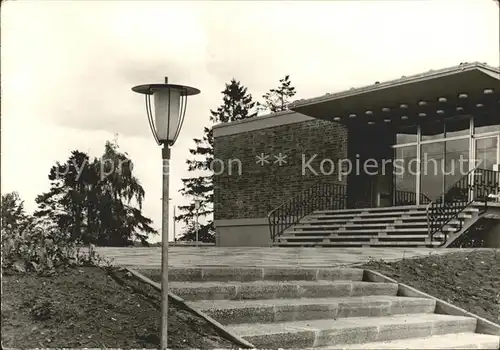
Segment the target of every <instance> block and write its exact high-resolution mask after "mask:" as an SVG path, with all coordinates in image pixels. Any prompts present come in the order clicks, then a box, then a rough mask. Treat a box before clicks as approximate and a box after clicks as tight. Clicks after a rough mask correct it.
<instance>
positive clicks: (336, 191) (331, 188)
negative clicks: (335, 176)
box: [267, 180, 347, 242]
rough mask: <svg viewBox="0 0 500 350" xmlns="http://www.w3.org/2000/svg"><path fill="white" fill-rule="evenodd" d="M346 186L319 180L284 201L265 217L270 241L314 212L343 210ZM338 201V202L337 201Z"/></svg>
mask: <svg viewBox="0 0 500 350" xmlns="http://www.w3.org/2000/svg"><path fill="white" fill-rule="evenodd" d="M346 188H347V186H346V185H344V184H332V183H324V182H322V181H321V180H320V181H318V182H316V183H314V184H312V185H311V186H309V187H307V188H306V189H304V190H303V191H301V192H299V193H297V194H296V195H294V196H291V197H289V198H288V199H286V200H285V201H284V202H283V203H282V204H280V205H279V206H278V207H276V208H274V209H273V210H271V211H270V212H269V214H268V215H267V218H268V222H269V231H270V236H271V240H272V241H273V242H274V241H275V240H276V238H277V237H278V236H280V235H281V234H282V233H283V232H284V231H285V230H286V229H288V228H289V227H291V226H292V225H294V224H296V223H297V222H298V221H299V220H300V219H302V218H303V217H304V216H306V215H309V214H310V213H312V212H313V211H315V210H320V209H332V207H335V206H336V207H337V208H336V209H344V208H345V199H346V198H347V196H346ZM339 199H340V201H339Z"/></svg>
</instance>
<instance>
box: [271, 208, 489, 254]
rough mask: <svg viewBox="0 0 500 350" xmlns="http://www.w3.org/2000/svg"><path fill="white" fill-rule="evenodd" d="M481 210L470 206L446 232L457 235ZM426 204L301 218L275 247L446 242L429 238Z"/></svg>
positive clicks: (436, 243) (333, 211)
mask: <svg viewBox="0 0 500 350" xmlns="http://www.w3.org/2000/svg"><path fill="white" fill-rule="evenodd" d="M478 212H479V209H477V208H475V207H472V206H471V207H469V208H466V209H465V210H464V212H463V213H461V214H459V216H458V218H457V219H455V220H452V221H450V222H449V223H448V224H447V225H446V226H445V227H444V228H443V230H442V231H443V232H444V231H446V232H447V234H450V235H451V234H453V233H456V232H458V230H459V228H460V224H462V226H465V223H466V222H467V221H468V220H469V221H470V220H472V219H474V218H475V217H477V215H476V214H477V213H478ZM427 225H428V224H427V214H426V206H425V205H419V206H416V205H413V206H401V207H388V208H369V209H342V210H329V211H316V212H314V213H312V214H311V215H308V216H306V217H304V218H303V219H301V220H300V221H299V222H298V223H297V224H295V225H293V226H292V227H290V228H289V229H287V230H285V232H283V234H282V235H281V236H280V237H278V240H277V242H275V244H274V245H276V246H304V247H308V246H309V247H310V246H325V247H339V246H349V247H377V246H379V247H380V246H382V247H431V246H439V245H440V244H441V242H442V240H444V234H443V233H442V232H440V233H437V234H435V235H434V240H433V241H432V242H431V240H430V238H429V235H428V226H427Z"/></svg>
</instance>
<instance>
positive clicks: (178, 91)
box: [132, 78, 200, 146]
mask: <svg viewBox="0 0 500 350" xmlns="http://www.w3.org/2000/svg"><path fill="white" fill-rule="evenodd" d="M132 91H134V92H137V93H139V94H143V95H144V96H145V99H146V114H147V116H148V120H149V126H150V127H151V131H152V133H153V136H154V138H155V140H156V142H157V143H158V144H167V145H168V146H172V145H173V144H174V143H175V141H176V140H177V137H178V136H179V132H180V130H181V127H182V123H183V122H184V116H185V115H186V107H187V97H188V96H192V95H197V94H199V93H200V90H198V89H196V88H193V87H190V86H185V85H177V84H168V78H165V84H145V85H138V86H134V87H133V88H132ZM151 96H153V99H154V112H153V108H152V107H151Z"/></svg>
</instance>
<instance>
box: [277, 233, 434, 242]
mask: <svg viewBox="0 0 500 350" xmlns="http://www.w3.org/2000/svg"><path fill="white" fill-rule="evenodd" d="M434 238H436V239H438V238H444V235H443V234H440V233H436V234H434ZM345 239H357V240H360V239H364V240H370V239H382V240H385V241H389V240H395V241H401V240H409V239H419V240H422V241H426V240H427V239H429V235H428V234H427V233H424V234H414V235H412V234H408V235H406V234H405V235H387V234H386V235H377V234H373V235H337V234H325V235H316V234H315V235H310V236H309V235H302V236H298V235H293V236H292V235H286V236H281V237H279V238H278V240H279V241H281V242H283V241H300V240H302V241H304V240H310V241H320V240H332V241H335V240H345Z"/></svg>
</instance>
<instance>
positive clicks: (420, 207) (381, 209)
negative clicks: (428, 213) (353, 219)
mask: <svg viewBox="0 0 500 350" xmlns="http://www.w3.org/2000/svg"><path fill="white" fill-rule="evenodd" d="M426 208H427V205H402V206H398V207H379V208H376V207H375V208H353V209H336V210H318V211H317V212H318V213H339V214H349V213H361V212H387V211H403V210H425V209H426Z"/></svg>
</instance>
